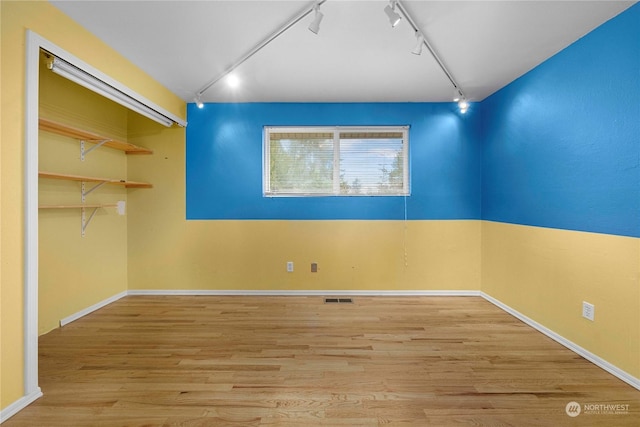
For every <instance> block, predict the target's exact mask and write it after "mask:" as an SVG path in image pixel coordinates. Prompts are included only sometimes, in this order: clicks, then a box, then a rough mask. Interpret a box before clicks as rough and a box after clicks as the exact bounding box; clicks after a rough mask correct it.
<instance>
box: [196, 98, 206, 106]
mask: <svg viewBox="0 0 640 427" xmlns="http://www.w3.org/2000/svg"><path fill="white" fill-rule="evenodd" d="M195 101H196V107H198V108H202V107H204V104H203V103H202V100H201V99H200V97H199V96H196V99H195Z"/></svg>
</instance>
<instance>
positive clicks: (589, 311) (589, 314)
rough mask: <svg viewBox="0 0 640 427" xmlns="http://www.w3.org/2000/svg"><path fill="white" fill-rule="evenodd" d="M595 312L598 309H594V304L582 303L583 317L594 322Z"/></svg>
mask: <svg viewBox="0 0 640 427" xmlns="http://www.w3.org/2000/svg"><path fill="white" fill-rule="evenodd" d="M595 312H596V308H595V307H594V305H593V304H589V303H588V302H586V301H582V317H584V318H585V319H589V320H591V321H593V319H594V317H595V314H596V313H595Z"/></svg>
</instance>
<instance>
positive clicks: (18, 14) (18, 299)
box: [0, 0, 185, 408]
mask: <svg viewBox="0 0 640 427" xmlns="http://www.w3.org/2000/svg"><path fill="white" fill-rule="evenodd" d="M0 19H1V21H0V43H1V51H0V55H1V56H0V78H1V93H0V102H1V104H0V107H1V108H0V111H1V112H0V121H1V123H2V129H1V131H0V136H1V141H0V162H1V163H0V185H1V188H0V221H1V223H0V226H1V230H2V233H1V236H0V250H1V253H2V258H1V270H0V274H1V275H0V298H1V301H0V321H1V324H2V326H1V327H2V330H1V332H2V336H1V338H0V340H1V341H0V372H1V374H2V375H1V379H0V408H5V407H6V406H7V405H9V404H11V403H13V402H15V401H16V400H17V399H19V398H21V397H22V396H23V393H24V389H23V342H24V337H23V332H24V329H23V286H24V273H23V268H24V255H23V254H24V242H23V235H24V221H23V218H24V209H23V203H24V124H25V122H24V117H25V116H24V109H25V98H24V88H25V44H26V30H27V29H31V30H33V31H35V32H36V33H38V34H39V35H41V36H42V37H44V38H46V39H48V40H49V41H51V42H53V43H55V44H57V45H58V46H60V47H62V48H64V49H66V50H68V51H69V52H71V53H72V54H74V55H76V56H77V57H79V58H81V59H82V60H84V61H85V62H87V63H89V64H91V65H92V66H93V67H95V68H97V69H99V70H101V71H102V72H104V73H106V74H108V75H110V76H111V77H113V78H115V79H116V80H118V81H120V82H122V83H123V84H125V85H127V86H129V87H130V88H131V89H133V90H135V91H137V92H138V93H140V94H141V95H143V96H145V97H147V98H148V99H150V100H151V101H153V102H155V103H157V104H158V105H161V106H163V107H164V108H166V109H167V110H168V111H171V112H172V113H174V114H177V115H179V116H182V117H184V114H185V111H184V110H185V105H184V102H183V101H182V100H180V99H179V98H178V97H176V96H175V95H174V94H172V93H170V92H169V91H168V90H166V89H165V88H164V87H163V86H162V85H160V84H159V83H158V82H156V81H155V80H153V79H152V78H150V77H149V76H148V75H146V74H145V73H144V72H142V70H140V69H139V68H137V67H135V66H134V65H132V64H131V63H130V62H129V61H127V60H126V59H125V58H124V57H122V56H120V55H119V54H118V53H116V52H115V51H114V50H113V49H111V48H110V47H108V46H107V45H105V44H104V43H103V42H102V41H100V40H99V39H98V38H97V37H95V36H94V35H92V34H90V33H89V32H87V31H86V30H85V29H84V28H82V27H81V26H80V25H78V24H77V23H76V22H74V21H73V20H71V19H70V18H69V17H67V16H66V15H64V14H63V13H62V12H60V11H59V10H58V9H56V8H55V7H53V6H52V5H50V4H49V3H48V2H45V1H33V2H24V1H6V0H3V1H1V2H0Z"/></svg>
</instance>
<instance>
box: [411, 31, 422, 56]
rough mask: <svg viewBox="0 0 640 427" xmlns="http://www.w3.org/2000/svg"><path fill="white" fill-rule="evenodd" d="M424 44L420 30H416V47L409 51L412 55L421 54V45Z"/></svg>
mask: <svg viewBox="0 0 640 427" xmlns="http://www.w3.org/2000/svg"><path fill="white" fill-rule="evenodd" d="M423 46H424V36H423V35H422V33H421V32H420V31H416V47H414V48H413V50H412V51H411V53H413V54H414V55H420V54H422V47H423Z"/></svg>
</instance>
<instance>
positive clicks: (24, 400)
mask: <svg viewBox="0 0 640 427" xmlns="http://www.w3.org/2000/svg"><path fill="white" fill-rule="evenodd" d="M41 396H42V390H40V387H38V388H37V389H36V390H35V391H34V392H33V393H31V394H28V395H26V396H22V397H21V398H20V399H18V400H16V401H15V402H13V403H12V404H11V405H9V406H7V407H6V408H4V409H3V410H1V411H0V424H2V423H3V422H5V421H7V420H8V419H9V418H11V417H13V416H14V415H15V414H17V413H18V412H20V411H21V410H23V409H24V408H26V407H27V406H29V405H30V404H31V403H32V402H34V401H35V400H36V399H38V398H40V397H41Z"/></svg>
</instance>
